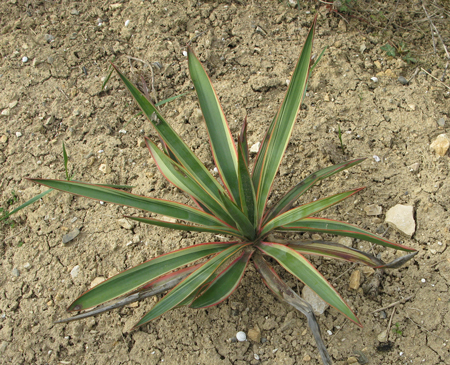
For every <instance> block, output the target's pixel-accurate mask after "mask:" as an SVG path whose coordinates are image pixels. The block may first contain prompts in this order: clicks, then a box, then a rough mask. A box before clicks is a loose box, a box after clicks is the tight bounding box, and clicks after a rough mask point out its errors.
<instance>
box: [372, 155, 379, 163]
mask: <svg viewBox="0 0 450 365" xmlns="http://www.w3.org/2000/svg"><path fill="white" fill-rule="evenodd" d="M373 159H374V160H375V162H380V161H381V158H379V157H378V156H377V155H374V156H373Z"/></svg>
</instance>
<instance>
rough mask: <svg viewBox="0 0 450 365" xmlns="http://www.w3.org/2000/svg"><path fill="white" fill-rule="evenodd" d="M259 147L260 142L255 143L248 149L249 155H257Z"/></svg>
mask: <svg viewBox="0 0 450 365" xmlns="http://www.w3.org/2000/svg"><path fill="white" fill-rule="evenodd" d="M260 147H261V142H257V143H255V144H254V145H253V146H251V147H250V153H258V152H259V148H260Z"/></svg>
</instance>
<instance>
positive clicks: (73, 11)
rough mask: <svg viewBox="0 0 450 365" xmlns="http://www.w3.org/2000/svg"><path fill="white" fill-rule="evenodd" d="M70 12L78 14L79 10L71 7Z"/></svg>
mask: <svg viewBox="0 0 450 365" xmlns="http://www.w3.org/2000/svg"><path fill="white" fill-rule="evenodd" d="M70 14H72V15H78V14H80V12H79V11H78V10H77V9H72V10H71V11H70Z"/></svg>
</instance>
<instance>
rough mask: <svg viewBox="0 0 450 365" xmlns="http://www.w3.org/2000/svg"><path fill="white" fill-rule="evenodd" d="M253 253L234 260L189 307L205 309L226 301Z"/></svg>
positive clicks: (249, 252)
mask: <svg viewBox="0 0 450 365" xmlns="http://www.w3.org/2000/svg"><path fill="white" fill-rule="evenodd" d="M252 253H253V251H251V250H248V251H244V252H242V254H241V255H240V256H239V257H238V258H236V259H235V260H234V261H233V262H232V263H231V264H230V265H228V266H227V267H226V268H225V270H223V271H222V272H221V273H220V274H219V275H217V277H216V278H215V279H214V281H213V282H212V283H211V284H210V285H209V286H208V287H207V288H206V289H205V290H204V291H203V292H202V293H201V295H200V296H199V297H197V298H196V299H195V300H194V301H193V303H192V304H191V305H190V307H191V308H205V307H211V306H213V305H217V304H219V303H221V302H222V301H224V300H225V299H227V298H228V297H229V296H230V295H231V294H232V293H233V292H234V291H235V290H236V288H237V287H238V286H239V283H240V282H241V280H242V277H243V276H244V272H245V269H246V268H247V265H248V261H249V260H250V257H251V256H252Z"/></svg>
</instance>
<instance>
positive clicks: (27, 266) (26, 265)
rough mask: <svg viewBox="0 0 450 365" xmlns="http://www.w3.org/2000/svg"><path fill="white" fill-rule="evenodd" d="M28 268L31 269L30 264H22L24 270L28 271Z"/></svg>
mask: <svg viewBox="0 0 450 365" xmlns="http://www.w3.org/2000/svg"><path fill="white" fill-rule="evenodd" d="M30 267H31V264H30V263H29V262H26V263H24V264H23V268H24V269H27V270H28V269H29V268H30Z"/></svg>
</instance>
